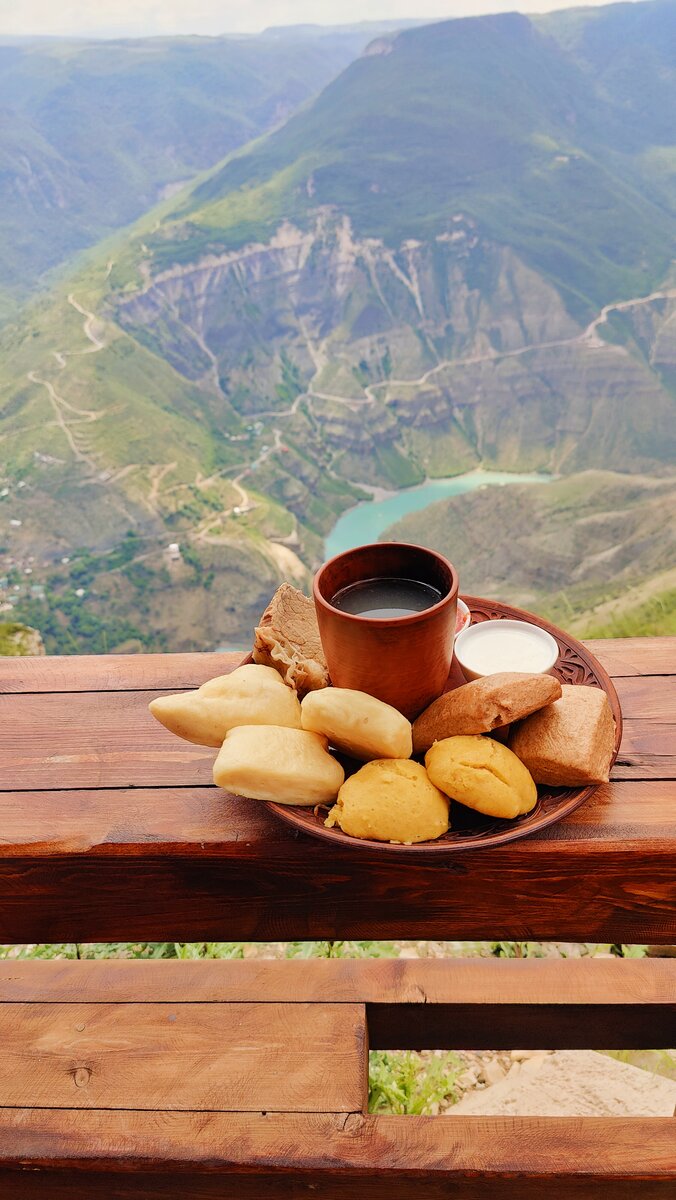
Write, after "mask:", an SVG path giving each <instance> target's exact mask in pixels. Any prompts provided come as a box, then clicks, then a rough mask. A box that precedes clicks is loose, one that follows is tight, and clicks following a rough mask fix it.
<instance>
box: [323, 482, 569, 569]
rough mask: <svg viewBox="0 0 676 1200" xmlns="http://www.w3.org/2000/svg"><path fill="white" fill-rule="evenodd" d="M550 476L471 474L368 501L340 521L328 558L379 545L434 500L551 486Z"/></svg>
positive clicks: (329, 540)
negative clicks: (510, 486) (509, 487)
mask: <svg viewBox="0 0 676 1200" xmlns="http://www.w3.org/2000/svg"><path fill="white" fill-rule="evenodd" d="M550 479H551V476H550V475H509V474H505V473H504V472H502V471H480V470H478V471H471V472H470V473H469V474H467V475H455V476H454V477H453V478H451V479H430V480H428V481H427V483H421V484H420V485H419V486H418V487H412V488H403V489H402V490H401V491H398V492H394V493H392V494H388V495H387V496H386V497H385V498H384V499H383V500H365V501H363V503H361V504H356V505H355V506H354V508H348V510H347V512H344V513H343V515H342V516H341V517H339V518H338V520H337V521H336V523H335V525H334V526H333V529H332V530H331V532H330V534H329V535H328V537H327V539H326V542H325V544H324V554H325V557H326V558H332V557H333V555H334V554H340V553H341V552H342V551H343V550H350V549H351V548H352V547H353V546H360V545H363V544H364V543H366V542H377V541H378V539H379V538H380V537H381V535H382V534H383V533H384V532H385V530H386V529H389V527H390V525H394V523H395V521H399V520H401V518H402V517H405V516H407V515H408V513H412V512H420V510H421V509H423V508H427V506H428V505H429V504H434V502H435V500H446V499H447V498H448V497H449V496H460V495H462V493H463V492H471V491H474V489H475V488H481V487H489V486H490V487H495V486H496V485H497V486H500V485H502V484H505V483H548V482H549V480H550Z"/></svg>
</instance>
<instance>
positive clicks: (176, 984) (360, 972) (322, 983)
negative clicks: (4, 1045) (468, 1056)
mask: <svg viewBox="0 0 676 1200" xmlns="http://www.w3.org/2000/svg"><path fill="white" fill-rule="evenodd" d="M299 1001H302V1002H308V1003H312V1004H314V1005H315V1006H322V1005H326V1004H331V1005H336V1004H347V1005H348V1006H349V1005H365V1006H366V1014H367V1019H368V1027H369V1042H370V1045H371V1047H372V1048H373V1049H406V1048H411V1049H442V1048H443V1049H467V1048H471V1049H482V1048H485V1049H497V1048H501V1047H504V1048H511V1047H513V1046H515V1045H517V1044H518V1045H519V1046H521V1047H523V1048H524V1049H529V1048H535V1047H542V1048H547V1047H552V1046H556V1047H557V1048H559V1049H606V1050H610V1049H621V1048H625V1047H631V1048H633V1049H640V1048H656V1047H665V1048H667V1047H669V1046H670V1045H671V1043H672V1041H673V1034H674V1028H676V961H670V960H658V961H649V960H646V959H626V960H621V959H589V958H588V959H566V960H557V959H523V960H496V959H451V960H439V959H417V960H406V959H375V960H373V959H372V960H368V959H367V960H360V959H333V960H321V959H314V960H291V961H281V962H279V961H266V960H259V961H256V960H248V961H243V962H238V961H223V960H221V961H218V960H204V961H200V962H195V961H193V962H182V961H178V960H164V961H159V962H158V961H120V960H115V959H113V960H97V961H93V960H84V961H82V962H73V961H67V960H65V961H64V960H61V961H58V960H53V961H49V962H45V961H39V960H31V959H25V960H23V959H20V960H17V959H14V960H12V959H5V960H4V961H0V1012H3V1011H6V1013H7V1016H6V1020H7V1021H9V1022H11V1005H17V1006H19V1007H21V1008H25V1007H26V1006H27V1005H29V1004H31V1003H32V1004H36V1005H38V1006H39V1007H40V1009H41V1010H42V1009H44V1008H45V1006H49V1005H56V1006H59V1005H64V1004H66V1005H71V1004H74V1003H77V1004H79V1005H80V1006H92V1007H94V1008H95V1007H96V1006H97V1005H101V1004H109V1005H122V1006H130V1005H133V1006H136V1007H138V1006H142V1005H146V1006H148V1007H150V1008H152V1009H154V1010H155V1011H156V1012H157V1010H158V1009H159V1006H160V1005H161V1004H165V1005H170V1006H175V1005H179V1006H180V1005H188V1004H190V1002H192V1004H193V1005H199V1006H207V1007H208V1006H212V1007H215V1008H219V1007H220V1006H222V1005H223V1004H225V1003H229V1004H232V1003H235V1002H237V1003H242V1002H244V1003H247V1004H257V1005H262V1004H265V1003H267V1004H270V1005H273V1006H274V1005H286V1004H289V1003H293V1002H299Z"/></svg>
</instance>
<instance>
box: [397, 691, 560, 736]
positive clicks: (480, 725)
mask: <svg viewBox="0 0 676 1200" xmlns="http://www.w3.org/2000/svg"><path fill="white" fill-rule="evenodd" d="M560 696H561V684H560V683H559V681H558V679H554V677H553V676H552V675H536V674H531V673H529V672H525V671H501V672H500V673H499V674H497V675H486V676H485V677H484V678H483V679H475V680H473V681H472V682H471V683H465V684H463V685H462V686H461V687H458V688H455V690H454V691H452V692H445V693H444V695H443V696H439V698H438V699H437V700H434V701H433V702H432V704H430V706H429V708H426V709H425V711H424V712H422V713H421V714H420V716H419V717H418V719H417V720H416V721H415V722H414V725H413V752H414V754H425V753H426V752H427V751H428V750H429V748H430V746H432V745H433V744H434V742H439V741H441V740H442V739H443V738H447V737H458V736H465V735H471V734H476V733H490V732H491V731H492V730H494V729H501V728H503V727H504V726H505V725H511V724H512V722H513V721H518V720H521V719H522V718H523V717H527V716H528V715H529V714H530V713H533V712H536V711H537V709H540V708H542V707H543V706H544V705H546V704H551V703H552V702H553V701H554V700H558V699H559V697H560Z"/></svg>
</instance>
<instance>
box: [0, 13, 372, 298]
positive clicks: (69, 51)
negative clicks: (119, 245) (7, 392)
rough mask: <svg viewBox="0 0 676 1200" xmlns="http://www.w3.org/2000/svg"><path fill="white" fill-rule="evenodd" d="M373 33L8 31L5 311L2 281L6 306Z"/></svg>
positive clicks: (1, 260)
mask: <svg viewBox="0 0 676 1200" xmlns="http://www.w3.org/2000/svg"><path fill="white" fill-rule="evenodd" d="M382 29H383V26H376V27H375V32H376V33H378V32H380V31H382ZM373 36H374V29H373V28H371V27H370V26H368V27H365V28H361V27H354V28H349V27H344V28H339V29H333V30H322V29H321V28H319V27H317V28H293V27H292V28H289V29H288V30H286V31H284V33H283V34H282V33H281V31H276V30H269V31H268V32H266V33H265V34H263V35H261V36H259V37H251V38H234V37H229V38H228V37H222V38H206V37H204V38H200V37H183V38H146V39H136V40H124V41H107V42H96V41H89V40H84V41H64V40H61V39H57V38H29V39H7V38H5V39H3V38H0V115H1V118H2V119H1V123H0V163H1V164H2V167H1V170H0V244H1V245H2V251H3V252H2V255H1V256H0V316H2V296H3V292H4V293H5V302H6V303H8V298H7V293H10V294H11V295H12V296H17V295H18V296H19V297H20V296H25V295H26V293H27V292H28V291H29V290H30V289H31V288H33V287H34V286H35V285H36V284H37V283H39V282H40V277H41V276H42V274H43V272H44V271H45V270H47V269H49V268H53V267H56V266H58V265H59V264H60V263H62V262H64V261H65V260H67V259H68V258H69V257H70V256H71V255H72V254H73V253H74V252H75V251H77V250H80V249H82V248H84V247H86V246H89V245H91V244H92V243H93V242H96V241H98V240H99V239H101V238H102V237H104V236H106V235H107V234H109V233H110V232H112V231H113V230H114V229H117V228H119V227H120V226H122V225H126V224H128V223H129V222H130V221H132V220H134V219H135V218H136V217H138V216H139V215H140V214H141V213H142V212H144V211H145V210H146V209H148V208H150V207H152V205H154V204H155V203H156V202H157V201H158V200H159V199H161V197H162V194H163V193H164V192H167V191H170V190H171V188H172V187H175V186H176V185H177V184H181V183H184V182H186V181H188V180H190V179H191V178H192V177H193V176H194V175H195V174H196V173H197V172H198V171H202V170H204V169H205V168H207V167H211V166H213V164H214V163H215V162H217V161H218V160H219V159H221V158H223V157H224V156H225V155H226V154H228V153H229V152H230V151H232V150H234V149H236V148H237V147H238V146H242V145H243V144H244V143H245V142H248V141H250V140H251V139H252V138H255V137H257V136H258V135H259V134H261V133H264V132H265V131H266V130H268V129H270V128H272V127H274V126H275V125H279V124H280V123H281V122H282V121H284V120H285V119H286V118H287V117H288V116H289V115H290V114H291V112H292V111H293V110H294V109H295V108H297V107H298V105H299V104H302V103H303V101H305V100H307V99H308V98H309V97H311V96H313V95H314V94H315V93H316V92H318V91H319V90H320V89H321V88H322V87H323V86H324V84H326V83H327V82H328V81H329V80H330V79H331V78H332V77H333V76H335V75H336V74H337V73H338V72H339V71H340V70H342V68H343V67H345V66H347V64H348V63H349V62H351V61H352V59H353V58H355V57H356V55H358V54H359V53H360V52H361V50H362V49H363V48H364V46H365V45H366V44H367V42H368V41H370V40H371V38H372V37H373Z"/></svg>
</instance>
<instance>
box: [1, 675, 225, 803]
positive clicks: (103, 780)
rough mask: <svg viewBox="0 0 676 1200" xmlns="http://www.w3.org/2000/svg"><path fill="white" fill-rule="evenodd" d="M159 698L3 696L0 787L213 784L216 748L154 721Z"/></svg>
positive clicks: (100, 694)
mask: <svg viewBox="0 0 676 1200" xmlns="http://www.w3.org/2000/svg"><path fill="white" fill-rule="evenodd" d="M155 694H156V693H154V692H149V691H145V692H143V691H137V692H79V693H74V694H73V695H69V696H68V697H64V696H63V695H62V694H61V693H43V694H34V695H7V696H1V697H0V761H1V762H2V780H3V784H2V785H0V786H4V787H5V788H6V787H8V786H9V787H12V788H54V787H56V788H91V787H94V788H95V787H144V786H157V785H174V786H180V785H188V784H204V783H211V782H212V779H211V772H212V766H213V762H214V758H215V756H216V751H215V750H214V749H211V748H209V747H206V746H194V745H192V744H191V743H190V742H185V741H183V740H182V739H180V738H177V737H175V736H174V735H173V734H171V733H169V732H168V730H166V729H164V727H163V726H162V725H160V724H159V722H158V721H155V720H154V719H153V717H152V716H151V715H150V713H149V712H148V703H149V701H150V700H151V699H152V698H153V695H155Z"/></svg>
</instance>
